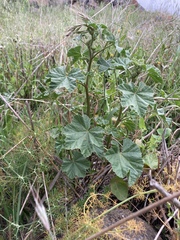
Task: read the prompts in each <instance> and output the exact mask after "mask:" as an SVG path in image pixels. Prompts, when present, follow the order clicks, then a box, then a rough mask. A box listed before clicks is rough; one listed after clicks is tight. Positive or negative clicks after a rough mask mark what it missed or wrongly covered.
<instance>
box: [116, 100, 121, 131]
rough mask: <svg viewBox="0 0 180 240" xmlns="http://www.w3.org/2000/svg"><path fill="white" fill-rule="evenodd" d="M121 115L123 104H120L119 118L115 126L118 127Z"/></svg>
mask: <svg viewBox="0 0 180 240" xmlns="http://www.w3.org/2000/svg"><path fill="white" fill-rule="evenodd" d="M121 115H122V106H121V105H120V108H119V114H118V118H117V120H116V123H115V127H117V126H118V124H119V123H120V121H121Z"/></svg>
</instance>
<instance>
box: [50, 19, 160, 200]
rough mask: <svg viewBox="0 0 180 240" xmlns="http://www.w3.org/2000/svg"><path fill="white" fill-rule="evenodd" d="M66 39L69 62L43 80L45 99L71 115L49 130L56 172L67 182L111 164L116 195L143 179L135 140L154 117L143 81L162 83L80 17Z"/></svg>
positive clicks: (127, 51) (97, 26)
mask: <svg viewBox="0 0 180 240" xmlns="http://www.w3.org/2000/svg"><path fill="white" fill-rule="evenodd" d="M68 35H69V38H70V39H71V40H72V43H73V47H72V48H71V49H69V50H68V52H67V58H68V61H66V63H65V64H64V65H62V66H57V67H55V68H53V69H51V70H50V71H49V73H48V75H47V76H46V82H47V84H48V86H49V91H48V94H49V98H50V99H52V96H53V101H55V102H56V104H58V105H59V108H63V109H64V111H65V108H64V106H66V113H67V112H70V115H68V116H70V117H67V118H66V117H64V119H65V118H66V120H65V121H63V123H60V124H59V126H57V128H56V129H52V132H53V131H55V130H56V134H53V136H54V138H55V140H56V151H57V153H58V154H59V156H60V157H61V159H62V161H63V162H62V166H61V168H62V171H63V172H65V173H66V174H67V176H68V177H69V178H70V179H82V178H84V177H85V176H86V175H87V174H88V176H92V174H97V173H98V171H99V170H98V169H96V167H95V166H96V161H98V163H99V162H102V165H101V167H105V166H106V165H109V164H110V166H111V167H112V170H113V171H114V173H115V175H116V176H115V177H114V178H113V179H112V181H111V189H112V191H113V193H114V194H115V195H118V189H119V187H122V186H124V187H125V189H126V190H127V188H128V186H132V185H133V184H134V183H135V182H136V181H137V179H138V178H139V177H140V176H141V174H142V171H143V166H144V160H143V156H142V152H141V149H140V148H139V146H138V145H137V144H136V140H137V139H138V138H139V139H142V138H143V133H145V134H147V132H148V129H147V128H146V126H145V122H146V120H147V118H148V117H149V116H151V113H152V112H156V113H157V110H156V103H155V101H154V91H153V89H152V87H150V86H148V85H146V84H145V82H146V79H148V80H149V79H151V80H152V81H153V82H155V83H157V84H158V83H161V82H162V78H161V74H160V72H159V70H158V69H157V68H156V67H155V66H152V65H147V64H145V61H144V60H143V59H138V57H137V56H135V55H133V54H132V55H131V51H130V49H124V48H123V47H122V46H121V42H120V40H117V39H116V38H115V36H114V35H113V34H112V33H111V32H110V31H109V30H108V28H107V26H105V25H103V24H97V23H94V22H92V21H90V20H89V19H87V18H84V17H83V24H79V25H77V26H74V27H72V28H71V29H70V30H69V33H68ZM136 70H138V72H140V73H141V74H142V73H144V76H145V78H143V81H141V79H140V78H138V77H135V78H134V75H136V74H134V73H135V72H136ZM139 70H140V71H139ZM152 81H150V82H152ZM147 82H149V81H147ZM62 99H63V101H64V102H63V103H62ZM62 112H63V111H62ZM64 114H65V112H64ZM66 116H67V115H66ZM137 132H138V136H136V134H137ZM118 197H119V198H120V199H123V198H124V197H126V196H124V195H123V196H122V195H120V196H119V195H118Z"/></svg>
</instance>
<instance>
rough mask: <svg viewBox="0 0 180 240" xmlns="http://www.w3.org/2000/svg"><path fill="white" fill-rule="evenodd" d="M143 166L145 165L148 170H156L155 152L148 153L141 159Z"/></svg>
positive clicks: (156, 159)
mask: <svg viewBox="0 0 180 240" xmlns="http://www.w3.org/2000/svg"><path fill="white" fill-rule="evenodd" d="M143 161H144V164H145V165H147V166H148V167H149V168H150V169H157V168H158V156H157V153H156V152H149V153H148V154H146V155H145V156H144V158H143Z"/></svg>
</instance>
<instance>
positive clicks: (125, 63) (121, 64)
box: [112, 57, 131, 70]
mask: <svg viewBox="0 0 180 240" xmlns="http://www.w3.org/2000/svg"><path fill="white" fill-rule="evenodd" d="M130 63H131V60H130V59H129V58H127V57H118V58H114V59H113V61H112V64H113V66H114V68H116V69H124V70H126V69H128V67H129V64H130Z"/></svg>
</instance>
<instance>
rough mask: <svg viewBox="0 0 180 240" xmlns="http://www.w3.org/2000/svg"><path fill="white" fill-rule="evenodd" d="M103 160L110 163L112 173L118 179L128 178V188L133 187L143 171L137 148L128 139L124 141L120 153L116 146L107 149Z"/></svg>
mask: <svg viewBox="0 0 180 240" xmlns="http://www.w3.org/2000/svg"><path fill="white" fill-rule="evenodd" d="M105 158H106V159H107V160H108V161H109V162H110V163H111V165H112V169H113V171H114V172H115V173H116V175H117V176H118V177H120V178H124V177H126V176H127V177H128V184H129V186H131V185H133V184H134V183H135V182H136V180H137V179H138V177H140V176H141V173H142V170H143V160H142V155H141V151H140V149H139V147H138V146H137V145H136V144H135V143H134V142H132V141H131V140H130V139H124V141H123V147H122V152H120V150H119V147H118V146H113V147H112V148H111V149H109V150H108V151H107V152H106V154H105Z"/></svg>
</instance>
